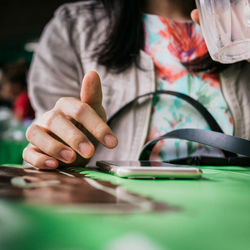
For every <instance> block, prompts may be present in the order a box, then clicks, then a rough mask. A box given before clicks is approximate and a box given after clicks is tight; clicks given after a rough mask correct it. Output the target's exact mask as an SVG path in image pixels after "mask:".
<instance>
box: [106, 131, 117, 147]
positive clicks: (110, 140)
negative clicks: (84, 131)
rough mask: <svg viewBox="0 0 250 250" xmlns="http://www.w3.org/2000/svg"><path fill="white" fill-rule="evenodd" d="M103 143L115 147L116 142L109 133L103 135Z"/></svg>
mask: <svg viewBox="0 0 250 250" xmlns="http://www.w3.org/2000/svg"><path fill="white" fill-rule="evenodd" d="M104 143H105V144H106V145H107V146H108V147H115V146H116V144H117V139H116V138H115V137H114V136H113V135H111V134H107V135H105V137H104Z"/></svg>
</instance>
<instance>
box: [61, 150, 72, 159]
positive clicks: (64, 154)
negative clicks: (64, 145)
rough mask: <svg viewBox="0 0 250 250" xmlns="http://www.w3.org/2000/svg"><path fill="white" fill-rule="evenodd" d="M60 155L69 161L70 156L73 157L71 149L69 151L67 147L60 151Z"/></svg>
mask: <svg viewBox="0 0 250 250" xmlns="http://www.w3.org/2000/svg"><path fill="white" fill-rule="evenodd" d="M61 156H62V158H63V159H64V160H66V161H70V160H72V158H73V152H72V151H69V150H67V149H64V150H62V151H61Z"/></svg>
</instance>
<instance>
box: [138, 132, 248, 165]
mask: <svg viewBox="0 0 250 250" xmlns="http://www.w3.org/2000/svg"><path fill="white" fill-rule="evenodd" d="M170 138H174V139H184V140H188V141H193V142H198V143H202V144H206V145H208V146H212V147H215V148H218V149H222V150H225V151H229V152H233V153H237V154H240V155H244V156H248V157H250V141H248V140H245V139H242V138H239V137H235V136H231V135H225V134H222V133H218V132H214V131H210V130H204V129H178V130H174V131H172V132H170V133H167V134H165V135H163V136H161V137H159V138H157V139H155V140H153V141H150V142H148V143H147V144H146V145H145V146H144V147H143V150H142V152H141V155H140V157H139V160H143V161H147V160H149V157H150V154H151V152H152V150H153V148H154V146H155V145H156V143H157V142H159V141H161V140H165V139H170Z"/></svg>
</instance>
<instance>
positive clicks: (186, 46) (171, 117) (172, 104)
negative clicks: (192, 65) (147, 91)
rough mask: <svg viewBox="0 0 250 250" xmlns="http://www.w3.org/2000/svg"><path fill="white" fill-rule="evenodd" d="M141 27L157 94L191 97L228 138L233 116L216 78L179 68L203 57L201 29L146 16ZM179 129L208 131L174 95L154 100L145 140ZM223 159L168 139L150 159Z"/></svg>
mask: <svg viewBox="0 0 250 250" xmlns="http://www.w3.org/2000/svg"><path fill="white" fill-rule="evenodd" d="M144 25H145V34H146V43H145V52H146V53H147V54H149V55H150V56H151V57H152V58H153V60H154V65H155V69H156V79H157V82H156V84H157V89H158V90H172V91H177V92H181V93H184V94H187V95H189V96H191V97H193V98H194V99H196V100H197V101H199V102H200V103H202V104H203V105H204V106H205V107H206V108H207V109H208V111H209V112H210V113H211V114H212V115H213V116H214V118H215V119H216V120H217V122H218V123H219V125H220V126H221V128H222V129H223V131H224V132H225V133H226V134H231V135H232V134H233V122H232V116H231V114H230V111H229V108H228V106H227V104H226V102H225V99H224V97H223V94H222V91H221V86H220V80H219V75H210V74H208V73H207V72H201V73H197V74H193V73H190V72H188V70H187V69H186V68H185V66H183V63H185V62H190V61H192V60H194V59H196V58H198V57H201V56H203V55H205V54H206V53H207V47H206V44H205V41H204V39H203V37H202V34H201V30H200V27H199V25H197V24H195V23H193V22H188V23H178V22H174V21H171V20H168V19H166V18H162V17H159V16H155V15H149V14H145V15H144ZM181 128H200V129H209V126H208V124H207V123H206V121H205V120H204V118H203V117H202V116H201V115H200V114H199V113H198V111H196V109H194V108H193V107H192V106H191V105H189V104H188V103H186V102H185V101H183V100H181V99H179V98H177V97H173V96H157V97H155V98H154V99H153V108H152V115H151V121H150V129H149V134H148V138H147V141H149V140H153V139H155V138H157V137H159V136H161V135H163V134H165V133H166V132H169V131H172V130H175V129H181ZM221 154H222V153H221V152H220V151H219V150H216V149H213V148H210V147H208V146H204V145H200V144H198V143H193V142H187V141H181V140H173V139H168V140H165V141H160V142H159V143H158V144H157V145H156V146H155V148H154V150H153V152H152V154H151V160H170V159H175V158H179V157H187V156H191V155H207V156H221Z"/></svg>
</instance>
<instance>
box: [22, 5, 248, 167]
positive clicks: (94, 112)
mask: <svg viewBox="0 0 250 250" xmlns="http://www.w3.org/2000/svg"><path fill="white" fill-rule="evenodd" d="M146 13H147V14H146ZM190 13H191V15H192V18H193V20H194V21H196V22H198V13H197V10H195V1H194V0H189V1H182V0H178V1H177V0H176V1H170V0H164V1H163V0H144V1H139V0H137V1H135V0H130V1H128V0H119V1H117V0H99V1H97V0H96V1H83V2H80V3H75V4H69V5H65V6H63V7H61V8H60V9H59V10H58V11H57V12H56V14H55V17H54V18H53V20H52V21H51V22H50V23H49V25H48V26H47V27H46V29H45V31H44V34H43V36H42V39H41V41H40V46H39V49H38V51H37V53H36V56H35V58H34V61H33V66H32V69H31V73H30V79H29V82H30V86H29V91H30V96H31V100H32V104H33V106H34V108H35V110H36V118H37V121H38V122H37V124H36V125H32V126H31V127H30V128H29V129H28V131H27V139H28V140H29V141H30V142H31V144H32V146H29V147H28V148H26V149H25V150H24V153H23V157H24V160H25V161H27V162H28V163H30V164H32V165H34V166H36V167H38V168H41V169H54V168H57V167H58V166H59V164H62V163H65V164H71V165H73V164H75V165H79V164H86V162H87V161H88V159H90V158H92V160H91V162H93V163H94V162H95V161H96V160H100V159H101V160H103V159H119V160H127V159H132V160H133V159H137V158H138V156H139V154H140V150H141V148H142V147H143V145H144V144H145V142H146V141H147V140H150V139H153V138H155V137H158V136H159V135H161V133H163V132H167V131H169V130H172V129H176V128H179V127H197V128H203V129H204V128H205V129H206V128H207V124H206V123H205V122H204V120H203V119H202V117H200V116H199V115H198V114H197V112H196V111H195V110H193V109H191V107H190V106H188V105H187V104H184V103H183V102H182V101H180V100H179V99H176V98H170V97H167V98H163V97H162V98H158V99H157V98H154V100H153V103H152V100H151V99H150V100H144V101H141V102H139V104H138V105H137V106H136V107H133V108H132V109H130V110H128V111H127V112H125V113H123V114H122V115H121V116H120V117H119V118H118V119H117V120H116V122H114V126H113V127H112V130H111V128H110V127H108V126H107V125H106V123H105V121H106V115H107V117H110V116H111V115H112V114H113V113H115V112H116V111H117V110H118V109H119V108H120V107H121V106H122V105H124V104H125V103H127V102H128V101H130V100H132V99H133V98H135V97H136V96H138V95H141V94H144V93H147V92H150V91H155V90H156V89H170V90H176V91H179V92H183V93H185V94H189V95H191V96H193V97H194V98H196V99H198V101H200V102H201V103H202V104H204V105H205V106H206V107H207V108H208V110H209V111H210V112H211V113H213V115H214V116H215V118H216V119H217V120H218V122H219V124H220V125H221V126H222V128H223V129H224V131H225V132H226V133H228V134H233V131H234V134H235V135H237V136H240V137H243V138H249V137H250V116H249V115H250V114H249V107H248V104H249V102H250V93H249V88H248V87H247V86H248V83H249V79H250V78H249V77H250V76H249V73H248V72H250V67H249V64H248V63H247V62H242V63H239V64H236V65H232V66H230V65H221V64H218V63H215V62H213V61H212V60H211V58H210V57H209V56H208V52H207V49H206V46H205V42H204V40H203V38H202V35H201V32H200V29H199V26H198V25H196V24H194V23H192V22H191V19H190ZM150 14H151V15H150ZM96 72H98V74H97V73H96ZM84 75H85V76H84ZM82 78H83V81H82ZM81 82H82V84H81ZM222 90H223V91H222ZM152 105H153V108H152ZM163 107H164V109H163ZM230 110H231V112H230ZM105 111H106V113H105ZM163 111H164V112H163ZM118 141H119V145H118ZM98 143H101V144H103V146H102V145H99V146H98V148H97V149H96V150H95V147H96V145H97V144H98ZM111 149H112V150H111ZM95 151H96V152H95ZM166 152H167V154H168V155H170V157H180V156H186V155H191V154H200V153H207V154H218V152H216V151H213V150H211V149H209V148H206V147H201V146H200V145H198V146H197V145H194V144H187V143H185V142H184V144H183V143H182V144H181V145H180V142H178V141H177V142H176V141H175V142H171V143H170V142H168V143H166V142H165V143H164V142H162V143H159V145H158V146H157V148H156V149H155V151H154V152H153V154H152V159H164V158H166V157H168V155H166ZM94 153H95V155H94ZM93 155H94V157H93Z"/></svg>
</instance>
